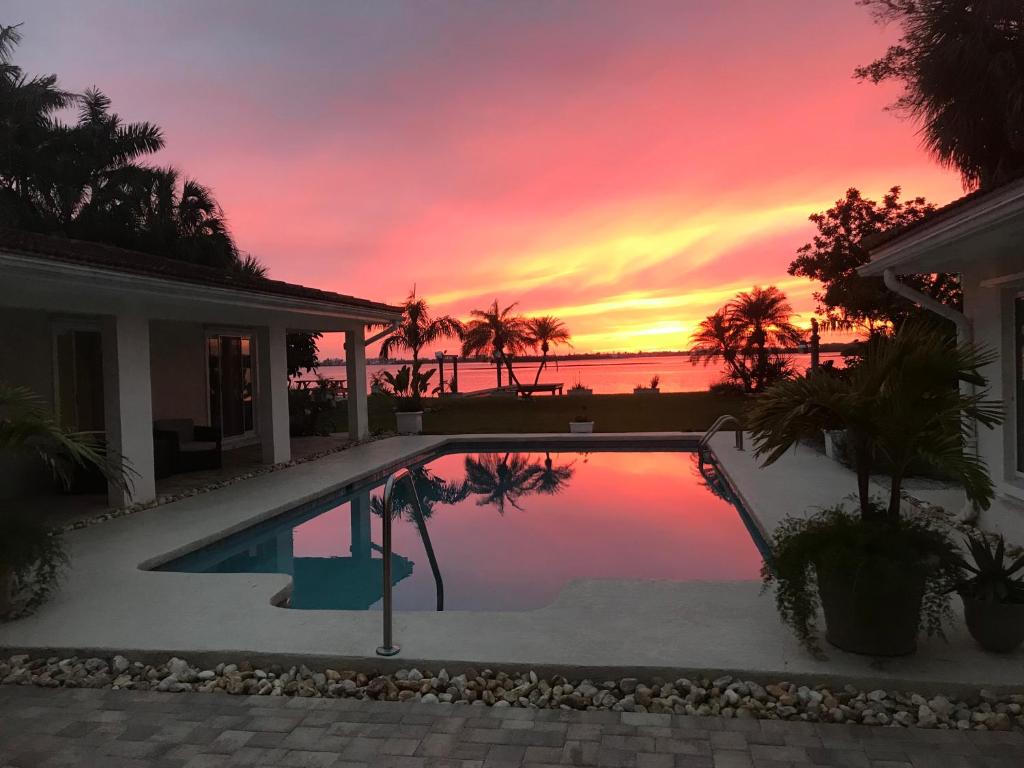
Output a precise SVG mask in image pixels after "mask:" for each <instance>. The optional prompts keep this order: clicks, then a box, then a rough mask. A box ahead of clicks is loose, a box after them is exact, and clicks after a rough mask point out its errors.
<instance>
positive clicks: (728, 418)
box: [697, 413, 743, 451]
mask: <svg viewBox="0 0 1024 768" xmlns="http://www.w3.org/2000/svg"><path fill="white" fill-rule="evenodd" d="M729 422H732V423H733V424H735V425H736V450H737V451H742V450H743V427H742V425H741V424H740V420H739V419H737V418H736V417H735V416H733V415H731V414H728V413H727V414H725V415H724V416H719V417H718V418H717V419H715V423H714V424H712V425H711V426H710V427H709V428H708V431H707V432H705V433H704V437H702V438H701V439H700V442H698V443H697V450H699V451H703V450H704V449H705V448H707V447H708V443H709V442H710V440H711V438H712V437H713V436H714V435H715V433H716V432H718V431H719V430H720V429H721V428H722V427H724V426H725V425H726V424H728V423H729Z"/></svg>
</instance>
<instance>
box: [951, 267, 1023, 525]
mask: <svg viewBox="0 0 1024 768" xmlns="http://www.w3.org/2000/svg"><path fill="white" fill-rule="evenodd" d="M1022 270H1024V259H1022V258H1021V257H1019V256H1014V255H1013V254H1007V255H1006V256H1005V257H1003V258H987V259H978V260H977V262H975V263H971V264H969V265H968V266H966V267H965V269H964V272H963V274H962V280H963V286H964V313H965V314H966V315H967V316H968V317H969V318H970V319H971V323H972V326H973V331H974V341H975V343H977V344H979V345H981V346H983V347H986V348H988V349H989V350H992V351H994V352H996V353H997V354H998V355H999V359H998V360H997V361H996V362H995V363H993V364H992V365H989V366H986V367H985V369H984V370H983V372H984V374H985V375H986V377H987V378H988V381H989V389H990V396H991V397H992V399H994V400H999V401H1001V402H1002V403H1003V404H1004V407H1005V409H1006V420H1005V422H1004V423H1003V425H1002V426H1000V427H997V428H996V429H994V430H990V429H985V428H984V427H981V428H979V431H978V453H979V455H980V456H981V457H982V458H983V459H984V460H985V463H986V464H987V465H988V468H989V471H990V472H991V474H992V479H993V481H994V482H995V484H996V490H997V494H998V498H997V501H996V503H995V504H994V505H993V507H992V509H991V510H989V511H987V512H984V513H983V514H982V518H981V519H982V523H983V524H984V526H985V527H986V528H989V529H992V530H997V531H1000V532H1002V533H1005V534H1006V536H1007V537H1008V538H1009V539H1011V540H1013V541H1015V542H1018V543H1024V479H1022V478H1021V477H1019V476H1018V473H1017V469H1016V439H1017V424H1016V418H1017V416H1016V414H1017V407H1018V404H1017V388H1016V384H1015V376H1016V370H1015V360H1014V355H1015V351H1014V299H1015V297H1016V296H1017V294H1019V293H1021V292H1024V278H1022V279H1014V280H1012V281H1010V282H1008V283H1004V284H1000V285H989V286H984V285H982V283H983V282H985V281H986V280H992V279H993V278H999V277H1001V276H1004V275H1014V274H1019V273H1020V272H1021V271H1022Z"/></svg>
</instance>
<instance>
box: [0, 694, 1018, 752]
mask: <svg viewBox="0 0 1024 768" xmlns="http://www.w3.org/2000/svg"><path fill="white" fill-rule="evenodd" d="M235 765H271V766H352V768H355V766H360V765H373V766H395V767H396V768H420V767H421V766H422V767H423V768H427V767H428V766H444V767H445V768H448V767H449V766H451V767H452V768H491V767H492V766H494V767H495V768H503V767H505V766H518V765H535V766H545V765H548V766H554V765H561V766H565V765H580V766H626V767H627V768H674V767H675V766H680V767H685V768H691V767H692V768H784V767H785V766H797V767H798V768H799V767H800V766H808V767H809V766H810V765H819V766H836V767H837V768H932V767H933V766H934V767H935V768H1019V767H1020V766H1024V733H1019V732H1014V733H984V732H956V731H928V730H918V729H907V730H904V729H898V728H870V727H858V726H843V725H816V724H811V723H787V722H778V721H767V720H725V719H719V718H698V717H687V716H680V715H655V714H634V713H627V712H623V713H619V712H576V711H547V710H529V709H513V708H483V707H466V706H451V705H443V704H437V705H430V704H413V703H409V704H399V703H387V702H370V701H356V700H336V699H298V698H269V697H241V696H239V697H235V696H215V695H208V694H167V693H154V692H131V691H109V690H101V691H96V690H71V689H59V690H47V689H42V688H32V687H27V686H26V687H14V686H5V687H2V688H0V767H2V768H8V767H12V768H13V767H14V766H16V767H17V768H48V767H49V766H82V767H83V768H89V767H91V766H96V768H126V767H128V766H132V767H135V766H137V767H138V768H148V767H153V768H165V767H166V768H182V767H184V766H187V768H211V767H212V766H235Z"/></svg>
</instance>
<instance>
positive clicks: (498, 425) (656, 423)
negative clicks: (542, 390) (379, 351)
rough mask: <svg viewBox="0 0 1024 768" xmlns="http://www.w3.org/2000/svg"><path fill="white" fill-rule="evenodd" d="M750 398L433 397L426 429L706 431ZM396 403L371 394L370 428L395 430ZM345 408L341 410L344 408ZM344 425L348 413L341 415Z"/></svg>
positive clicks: (447, 432)
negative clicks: (585, 421)
mask: <svg viewBox="0 0 1024 768" xmlns="http://www.w3.org/2000/svg"><path fill="white" fill-rule="evenodd" d="M749 404H750V400H749V399H748V398H745V397H743V396H741V395H715V394H711V393H710V392H673V393H668V392H666V393H662V394H659V395H632V394H627V395H589V396H568V395H566V396H562V397H550V396H546V395H545V396H541V395H535V396H534V397H532V398H529V399H522V398H511V397H474V398H445V399H443V400H439V399H437V398H431V399H429V400H425V401H424V406H425V408H424V414H423V431H424V432H426V433H428V434H436V435H451V434H474V433H477V434H480V433H492V432H568V431H569V422H570V421H571V420H572V419H573V418H574V417H576V416H578V415H581V414H583V413H584V409H585V413H586V416H587V417H588V418H589V419H592V420H593V421H594V431H595V432H675V431H683V432H703V431H704V430H706V429H707V428H708V427H710V426H711V424H712V423H713V422H714V421H715V419H717V418H718V417H719V416H721V415H723V414H726V413H731V414H733V415H734V416H737V417H739V418H741V419H742V416H743V413H744V412H745V409H746V408H747V406H748V405H749ZM392 408H393V406H392V404H391V403H390V402H389V401H388V400H387V399H385V398H380V397H371V398H370V429H371V431H373V432H390V431H393V430H394V429H395V416H394V413H393V412H392ZM339 410H340V409H339ZM338 416H339V421H341V422H342V423H341V424H339V425H338V426H339V429H343V428H344V421H345V415H344V413H339V414H338Z"/></svg>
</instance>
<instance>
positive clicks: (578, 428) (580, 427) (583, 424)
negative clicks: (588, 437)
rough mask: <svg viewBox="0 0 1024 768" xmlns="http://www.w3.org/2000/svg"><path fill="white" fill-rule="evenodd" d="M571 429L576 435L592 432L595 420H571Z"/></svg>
mask: <svg viewBox="0 0 1024 768" xmlns="http://www.w3.org/2000/svg"><path fill="white" fill-rule="evenodd" d="M569 431H570V432H572V433H573V434H575V435H583V434H590V433H591V432H593V431H594V422H592V421H570V422H569Z"/></svg>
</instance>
